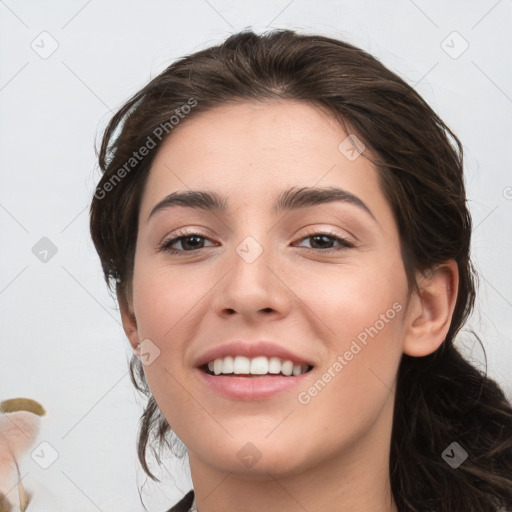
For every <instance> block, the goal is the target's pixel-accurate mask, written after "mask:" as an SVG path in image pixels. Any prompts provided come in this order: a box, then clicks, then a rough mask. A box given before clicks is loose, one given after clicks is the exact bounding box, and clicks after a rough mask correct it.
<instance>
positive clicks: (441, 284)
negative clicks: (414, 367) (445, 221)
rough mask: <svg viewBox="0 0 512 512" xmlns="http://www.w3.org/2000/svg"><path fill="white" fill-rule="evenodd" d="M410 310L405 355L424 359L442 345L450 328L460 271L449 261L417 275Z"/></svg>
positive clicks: (454, 263)
mask: <svg viewBox="0 0 512 512" xmlns="http://www.w3.org/2000/svg"><path fill="white" fill-rule="evenodd" d="M418 288H419V292H414V294H413V296H412V297H411V301H410V304H409V309H408V313H407V314H408V316H409V318H408V320H407V327H406V335H405V340H404V353H405V354H407V355H409V356H414V357H422V356H426V355H428V354H431V353H432V352H434V351H435V350H436V349H437V348H439V346H440V345H441V344H442V343H443V341H444V340H445V338H446V334H447V333H448V329H449V328H450V324H451V320H452V315H453V310H454V309H455V304H456V302H457V295H458V289H459V269H458V267H457V262H456V261H455V260H448V261H446V262H445V263H442V264H440V265H438V266H436V267H435V268H434V269H431V270H428V271H427V273H426V274H419V276H418Z"/></svg>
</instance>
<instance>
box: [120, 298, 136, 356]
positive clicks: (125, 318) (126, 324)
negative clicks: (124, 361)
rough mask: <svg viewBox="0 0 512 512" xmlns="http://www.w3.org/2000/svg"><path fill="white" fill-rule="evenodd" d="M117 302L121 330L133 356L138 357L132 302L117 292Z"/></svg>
mask: <svg viewBox="0 0 512 512" xmlns="http://www.w3.org/2000/svg"><path fill="white" fill-rule="evenodd" d="M117 302H118V303H119V310H120V312H121V320H122V322H123V329H124V332H125V334H126V337H127V338H128V340H129V342H130V345H131V346H132V349H133V352H134V354H135V355H140V340H139V331H138V329H137V319H136V318H135V313H134V312H133V304H132V301H128V300H127V298H126V295H125V293H123V291H120V290H117Z"/></svg>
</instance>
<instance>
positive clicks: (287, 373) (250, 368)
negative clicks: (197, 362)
mask: <svg viewBox="0 0 512 512" xmlns="http://www.w3.org/2000/svg"><path fill="white" fill-rule="evenodd" d="M199 369H200V370H202V371H203V372H204V373H206V374H208V375H213V376H215V377H296V376H299V375H304V374H305V373H308V372H310V371H311V370H312V369H313V366H311V365H309V364H305V363H302V364H299V363H294V362H293V361H291V360H286V359H280V358H278V357H270V358H267V357H265V356H259V357H254V358H248V357H245V356H227V357H224V358H219V359H215V360H214V361H210V362H209V363H207V364H204V365H202V366H200V367H199Z"/></svg>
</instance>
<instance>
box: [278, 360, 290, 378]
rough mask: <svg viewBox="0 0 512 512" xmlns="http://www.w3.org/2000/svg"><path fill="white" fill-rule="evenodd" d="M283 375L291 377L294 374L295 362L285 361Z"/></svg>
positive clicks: (282, 369) (282, 367)
mask: <svg viewBox="0 0 512 512" xmlns="http://www.w3.org/2000/svg"><path fill="white" fill-rule="evenodd" d="M281 373H284V375H288V376H290V375H291V374H292V373H293V362H292V361H285V362H284V363H283V364H282V365H281Z"/></svg>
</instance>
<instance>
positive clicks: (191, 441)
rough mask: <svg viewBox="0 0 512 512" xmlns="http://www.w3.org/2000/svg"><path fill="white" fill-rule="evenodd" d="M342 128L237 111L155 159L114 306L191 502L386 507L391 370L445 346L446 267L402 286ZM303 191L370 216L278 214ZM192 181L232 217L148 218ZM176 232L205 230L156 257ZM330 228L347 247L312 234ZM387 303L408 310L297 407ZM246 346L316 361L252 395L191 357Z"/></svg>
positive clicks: (261, 108) (203, 123)
mask: <svg viewBox="0 0 512 512" xmlns="http://www.w3.org/2000/svg"><path fill="white" fill-rule="evenodd" d="M346 137H347V134H346V133H345V132H344V131H343V129H342V127H341V126H340V125H339V124H338V123H337V122H336V121H335V120H333V119H332V118H331V117H330V116H329V115H327V114H326V113H325V112H324V111H322V110H321V109H319V108H314V107H312V106H310V105H306V104H304V103H300V102H293V101H279V102H268V101H267V102H259V103H237V104H233V105H225V106H222V107H219V108H216V109H214V110H211V111H209V112H207V113H203V114H201V115H198V116H195V117H193V118H191V119H188V120H185V121H183V122H182V124H181V125H180V126H179V127H178V128H177V129H176V130H175V131H174V132H173V133H172V136H171V137H170V138H168V139H167V140H166V141H165V143H164V145H163V146H162V147H161V148H160V150H159V152H158V154H157V155H156V159H155V161H154V163H153V166H152V168H151V171H150V175H149V179H148V182H147V185H146V188H145V190H144V193H143V198H142V203H141V207H140V217H139V229H138V235H137V246H136V254H135V265H134V277H133V290H132V295H131V296H130V297H129V298H128V300H125V299H123V298H121V297H120V305H121V314H122V319H123V325H124V328H125V331H126V334H127V336H128V338H129V340H130V343H131V345H132V347H133V350H134V351H135V353H137V354H140V348H138V347H137V345H138V344H139V343H140V342H143V347H144V346H146V345H145V344H147V343H148V341H144V340H151V342H150V343H151V345H149V346H151V347H154V346H156V347H158V350H159V351H160V353H159V355H158V357H156V358H155V360H154V361H153V362H152V363H151V364H148V365H146V366H144V370H145V375H146V379H147V381H148V384H149V387H150V389H151V392H152V393H153V395H154V397H155V399H156V401H157V403H158V405H159V408H160V410H161V411H162V413H163V415H164V416H165V418H166V419H167V421H168V422H169V424H170V425H171V427H172V428H173V430H174V431H175V432H176V434H177V435H178V437H179V438H180V439H181V440H182V441H183V443H184V444H185V445H186V446H187V449H188V452H189V460H190V469H191V475H192V480H193V485H194V489H195V492H196V496H197V502H198V508H199V511H200V512H220V511H227V510H229V511H235V510H241V509H243V510H244V511H247V512H256V511H260V510H266V511H267V512H274V511H275V512H277V511H280V512H283V511H285V512H286V511H297V510H307V511H309V512H316V511H318V512H320V511H325V510H331V511H339V512H341V511H343V512H349V511H350V512H353V511H354V510H372V511H375V512H391V511H396V510H397V508H396V505H395V503H394V501H393V499H392V495H391V491H390V484H389V471H388V464H389V444H390V439H391V428H392V415H393V399H394V389H395V381H396V374H397V370H398V365H399V362H400V358H401V356H402V354H403V353H407V354H409V355H412V356H423V355H426V354H429V353H431V352H433V351H434V350H435V349H436V348H438V346H439V345H440V344H441V343H442V341H443V340H444V338H445V336H446V333H447V331H448V328H449V325H450V320H451V315H452V313H453V309H454V306H455V301H456V295H457V294H456V290H457V286H458V274H457V266H456V263H455V262H454V261H452V260H450V261H447V262H446V263H445V264H444V265H441V266H440V267H439V268H437V269H434V271H433V272H431V273H429V274H428V275H426V276H423V275H421V274H419V273H418V274H417V278H418V282H419V284H420V292H419V293H410V292H409V290H408V286H407V280H406V275H405V270H404V266H403V262H402V259H401V256H400V246H399V236H398V230H397V225H396V222H395V220H394V217H393V214H392V211H391V208H390V205H389V204H388V202H387V200H386V198H385V196H384V194H383V191H382V189H381V187H380V185H379V181H378V175H377V171H376V170H375V168H374V167H373V165H372V164H371V163H370V162H369V161H368V160H367V159H366V158H364V152H363V155H362V156H360V157H359V158H356V159H355V160H353V161H351V160H350V159H348V158H347V157H346V156H345V154H344V153H343V152H341V151H340V150H339V149H338V146H339V145H340V143H341V142H342V141H344V140H345V139H346ZM313 186H314V187H330V186H335V187H340V188H342V189H344V190H346V191H348V192H350V193H351V194H354V195H355V196H357V197H358V198H359V199H361V200H362V201H363V202H364V203H365V204H366V205H367V207H368V208H369V209H370V210H371V212H372V214H373V216H374V218H372V217H371V216H370V215H369V214H368V213H367V212H366V211H364V210H363V209H362V208H360V207H358V206H356V205H354V204H351V203H347V202H331V203H325V204H320V205H315V206H310V207H306V208H301V209H297V210H292V211H288V212H282V213H280V214H278V215H276V214H274V213H273V212H272V210H271V205H272V204H273V201H274V198H275V197H276V196H277V194H278V193H280V192H282V191H284V190H286V189H288V188H291V187H313ZM186 190H208V191H215V192H217V193H219V194H223V195H226V196H227V202H228V207H229V209H228V211H227V212H226V213H221V212H212V211H203V210H200V209H192V208H187V207H172V208H168V209H164V210H161V211H159V212H158V213H156V214H155V215H153V216H152V217H151V219H150V220H148V216H149V214H150V212H151V210H152V209H153V208H154V206H155V205H156V204H158V203H159V202H160V201H161V200H162V199H163V198H164V197H165V196H167V195H168V194H170V193H171V192H175V191H186ZM179 228H185V229H187V230H188V231H189V232H190V233H197V232H199V234H200V235H201V236H204V237H206V238H201V239H199V244H198V241H197V240H190V238H188V239H185V240H183V239H182V241H181V242H180V241H177V242H176V243H175V244H174V246H173V248H174V249H176V250H181V251H182V252H181V253H180V254H181V255H173V254H169V253H166V252H163V251H159V250H158V246H159V244H161V243H162V241H165V240H169V239H171V238H172V237H173V233H176V230H177V229H179ZM326 231H327V233H329V232H332V233H334V236H336V237H341V238H346V239H348V240H349V241H350V242H352V244H353V247H349V248H347V247H341V246H340V244H339V243H337V242H336V241H335V240H334V239H332V238H327V239H326V240H325V239H324V240H323V243H322V240H320V242H317V243H315V239H312V238H311V237H312V236H313V235H315V234H318V233H322V232H326ZM247 236H252V237H253V238H254V239H255V240H257V242H258V243H259V244H260V246H261V247H262V248H263V252H262V254H261V255H260V256H259V257H258V258H257V259H256V260H255V261H253V262H252V263H247V262H246V261H245V260H244V259H243V258H241V257H240V256H239V254H238V253H237V251H236V248H237V246H238V245H239V244H240V243H241V242H242V241H243V240H244V239H245V238H246V237H247ZM182 242H185V243H184V244H183V243H182ZM186 242H189V245H187V243H186ZM190 242H192V243H194V242H195V245H191V244H190ZM190 247H199V249H198V250H196V251H195V252H194V253H191V252H190ZM329 247H332V248H334V249H336V248H338V249H339V250H337V251H331V252H325V249H323V248H329ZM186 249H188V250H189V252H186ZM322 251H324V252H322ZM393 304H399V305H400V306H401V307H402V308H401V311H400V312H399V313H397V314H396V316H395V317H394V318H393V319H392V320H390V321H388V322H387V323H386V324H385V326H384V328H382V329H380V330H379V331H378V334H377V335H375V336H374V337H373V338H369V339H368V342H367V345H366V346H362V350H361V351H359V352H358V353H357V355H354V357H353V359H352V360H350V361H347V364H346V365H345V366H344V367H343V369H342V370H341V371H338V372H334V375H335V377H332V378H331V380H330V382H328V383H327V384H326V385H325V387H324V388H323V389H322V390H321V391H320V392H318V393H317V394H316V396H314V397H311V400H310V401H309V402H308V403H307V404H303V403H300V402H299V400H298V398H297V395H298V393H299V392H300V391H304V390H306V391H307V390H308V388H309V387H310V386H312V385H313V384H314V383H315V381H317V380H318V379H319V378H321V377H322V375H323V374H324V373H325V372H327V371H328V369H329V368H331V375H332V374H333V370H332V367H333V364H334V363H335V361H336V360H337V358H338V356H339V355H342V356H343V354H344V353H345V352H346V351H347V350H349V349H350V346H351V343H352V341H353V340H354V339H356V337H357V335H358V334H360V333H361V332H362V331H364V329H365V328H368V327H370V326H374V325H375V323H376V321H377V320H378V319H379V315H381V314H385V313H386V311H388V310H389V309H390V308H392V305H393ZM243 338H245V339H250V340H257V339H267V340H272V341H275V342H276V343H278V344H281V345H284V346H287V347H289V348H291V349H292V350H293V351H294V352H295V353H298V354H300V355H303V356H305V357H307V358H308V359H309V360H310V361H312V362H313V364H314V369H313V371H312V372H310V373H309V374H308V377H307V380H306V384H304V385H301V386H300V388H297V389H293V390H291V391H287V392H285V393H281V394H279V395H276V396H273V397H271V398H269V399H266V400H259V401H241V400H233V399H229V398H226V397H223V396H221V395H219V394H217V393H215V392H214V391H213V390H212V389H210V388H209V387H207V386H206V385H205V384H204V383H203V382H202V381H201V379H200V378H199V375H198V371H197V370H196V369H195V368H194V364H193V362H194V360H195V359H196V358H197V357H198V356H199V355H200V354H202V353H203V352H204V351H205V350H207V349H209V348H211V347H213V346H218V345H220V344H223V343H224V342H226V341H230V340H233V339H243ZM360 345H361V344H360ZM247 442H251V443H252V444H253V445H254V446H255V447H256V448H257V450H258V452H259V453H260V454H261V458H260V459H259V460H258V461H257V462H256V463H255V464H254V465H253V466H251V467H246V466H245V465H244V464H242V463H241V461H240V459H239V458H238V457H237V453H238V452H239V450H240V449H241V448H242V447H243V446H244V445H246V443H247Z"/></svg>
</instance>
